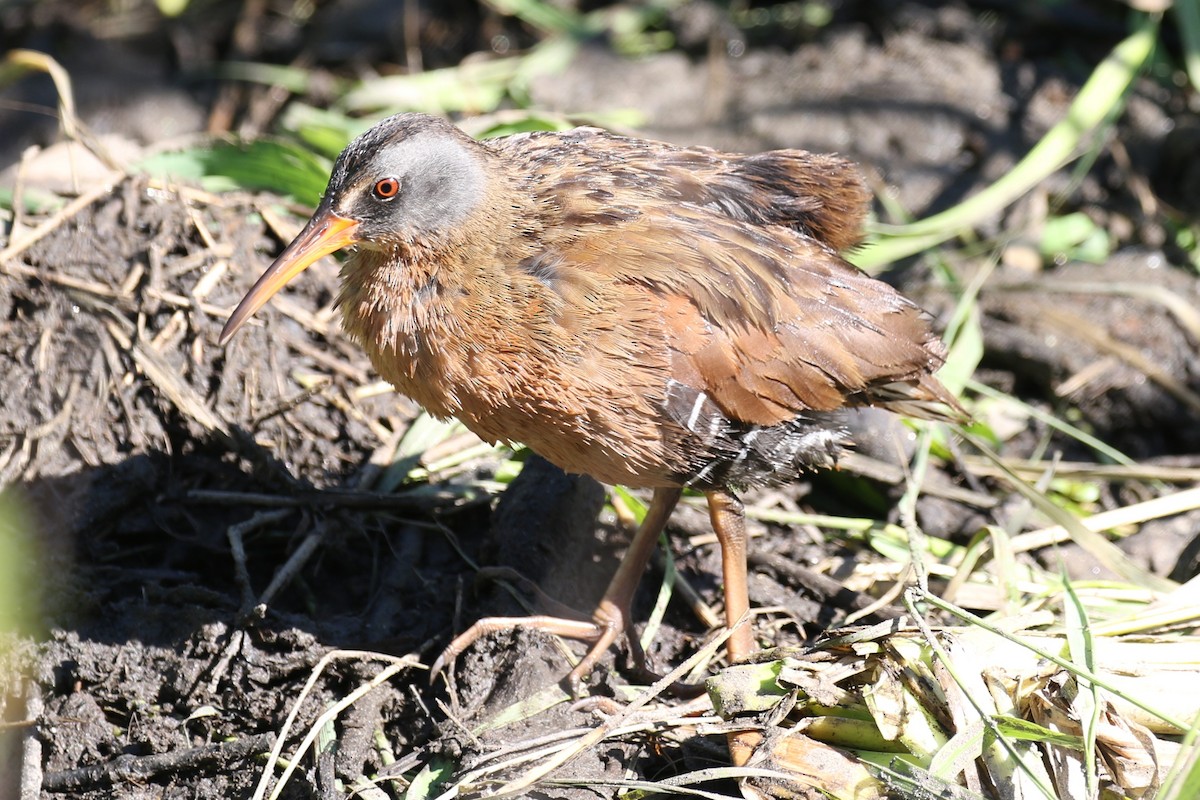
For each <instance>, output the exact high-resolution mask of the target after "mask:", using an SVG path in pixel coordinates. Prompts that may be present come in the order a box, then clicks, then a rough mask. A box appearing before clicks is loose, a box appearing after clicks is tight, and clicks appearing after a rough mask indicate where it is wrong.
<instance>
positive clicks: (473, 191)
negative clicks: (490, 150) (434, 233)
mask: <svg viewBox="0 0 1200 800" xmlns="http://www.w3.org/2000/svg"><path fill="white" fill-rule="evenodd" d="M374 166H375V168H374V169H372V170H371V172H372V173H373V174H375V175H377V176H381V177H382V176H386V175H394V176H396V177H398V178H400V197H399V198H398V199H399V201H400V203H401V204H402V205H403V208H404V220H405V222H406V223H407V224H408V225H410V226H411V227H413V228H414V229H416V230H419V231H431V230H437V229H442V228H446V227H450V226H453V225H455V224H456V223H458V222H461V221H462V220H464V219H466V218H467V217H468V216H469V215H470V214H471V212H472V211H473V210H474V209H475V207H476V206H477V205H478V204H479V202H480V201H481V200H482V199H483V192H484V183H485V180H486V179H485V177H484V173H483V167H482V165H481V164H480V162H479V158H478V157H477V156H476V155H475V154H473V153H471V152H469V151H468V149H467V146H465V145H464V143H463V142H460V141H458V140H457V139H455V138H453V137H450V136H446V135H445V134H439V133H419V134H417V135H415V136H413V137H411V138H407V139H404V140H403V141H400V142H397V143H396V144H394V145H392V146H390V147H387V148H385V149H384V150H383V151H381V152H380V153H379V154H378V156H377V157H376V161H375V165H374Z"/></svg>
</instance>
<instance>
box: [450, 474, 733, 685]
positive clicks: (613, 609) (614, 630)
mask: <svg viewBox="0 0 1200 800" xmlns="http://www.w3.org/2000/svg"><path fill="white" fill-rule="evenodd" d="M680 494H681V490H679V489H655V490H654V498H653V499H652V500H651V501H650V508H649V510H648V511H647V512H646V519H645V520H643V521H642V524H641V526H640V527H639V528H638V530H637V533H635V534H634V536H633V541H631V542H630V543H629V550H628V551H626V553H625V557H624V558H622V559H621V565H620V566H619V567H617V572H616V574H615V575H613V578H612V580H611V581H610V582H609V584H608V588H607V589H606V590H605V591H604V597H603V598H601V600H600V604H599V605H598V606H596V610H595V612H593V614H592V620H591V621H590V622H588V621H583V620H574V619H562V618H559V617H547V616H536V617H488V618H485V619H481V620H479V621H478V622H476V623H475V624H474V625H472V626H471V627H470V628H468V629H467V630H466V631H464V632H463V633H461V634H459V635H458V636H456V637H455V638H454V641H452V642H450V644H449V645H448V646H447V647H446V649H445V650H443V651H442V654H441V655H440V656H438V659H437V661H435V662H434V664H433V669H432V671H433V674H435V675H436V674H437V673H438V672H440V671H441V670H442V669H443V668H444V667H445V666H446V665H447V664H449V663H450V662H451V661H452V660H453V659H454V658H455V657H456V656H458V654H459V653H461V652H462V651H463V650H465V649H467V648H468V647H469V646H470V645H471V643H472V642H474V641H475V640H476V639H478V638H479V637H480V636H484V635H486V634H489V633H494V632H496V631H501V630H509V629H512V628H517V627H532V628H538V629H540V630H544V631H546V632H548V633H553V634H555V635H557V636H565V637H567V638H569V639H582V640H583V641H588V642H592V646H591V648H589V650H588V652H587V655H585V656H584V657H583V660H582V661H580V662H579V664H578V665H577V666H576V667H575V669H573V670H571V672H570V674H569V675H568V676H567V681H568V682H569V684H570V686H571V690H572V691H573V692H575V693H576V694H578V693H579V687H580V686H581V685H582V682H583V678H584V677H586V676H587V675H588V673H590V672H591V671H592V668H593V667H595V666H596V663H597V662H598V661H599V660H600V659H601V658H602V657H603V656H604V653H605V652H606V651H607V650H608V648H609V647H611V646H612V644H613V642H615V641H616V640H617V638H618V637H620V636H621V634H622V633H624V632H626V631H628V630H632V626H631V625H630V620H629V606H630V603H631V602H632V600H633V595H634V592H636V591H637V587H638V582H639V581H641V578H642V573H643V572H645V571H646V563H647V562H649V560H650V556H651V555H652V554H653V553H654V546H655V544H656V543H657V542H658V535H659V534H660V533H661V532H662V530H663V528H665V527H666V524H667V520H668V518H670V516H671V512H672V511H673V510H674V509H675V504H676V503H678V502H679V496H680ZM744 571H745V568H744V566H743V572H744ZM630 646H631V649H632V650H633V652H634V656H635V660H636V661H641V660H643V659H642V658H641V648H640V646H638V645H637V644H636V642H634V640H633V637H630Z"/></svg>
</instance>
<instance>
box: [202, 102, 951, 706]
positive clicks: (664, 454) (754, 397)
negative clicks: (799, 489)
mask: <svg viewBox="0 0 1200 800" xmlns="http://www.w3.org/2000/svg"><path fill="white" fill-rule="evenodd" d="M867 201H868V195H867V192H866V190H865V189H864V187H863V185H862V182H861V179H860V178H859V176H858V174H857V172H856V170H855V169H854V167H853V166H852V165H851V164H850V163H849V162H847V161H844V160H842V159H840V158H837V157H835V156H827V155H814V154H811V153H806V152H803V151H799V150H779V151H775V152H769V153H762V154H758V155H734V154H729V153H722V152H718V151H715V150H711V149H708V148H703V147H674V146H671V145H667V144H663V143H659V142H651V141H644V140H640V139H632V138H625V137H622V136H616V135H613V134H610V133H606V132H604V131H601V130H596V129H591V128H580V129H577V130H572V131H567V132H565V133H526V134H518V135H515V136H508V137H505V138H500V139H493V140H491V141H484V142H477V141H475V140H473V139H471V138H470V137H469V136H467V135H466V134H464V133H462V132H461V131H459V130H458V129H457V128H455V127H454V126H453V125H451V124H449V123H448V122H446V121H444V120H441V119H438V118H435V117H430V116H426V115H423V114H400V115H398V116H394V117H391V118H389V119H387V120H384V121H383V122H381V123H379V124H378V125H376V126H375V127H374V128H372V129H370V130H369V131H367V132H366V133H364V134H362V135H361V136H359V137H358V138H357V139H355V140H354V141H353V142H352V143H351V144H350V145H349V146H348V147H347V148H346V150H345V151H344V152H343V153H342V154H341V156H339V157H338V159H337V162H336V163H335V164H334V167H333V175H332V177H331V178H330V180H329V188H328V189H326V191H325V196H324V197H323V198H322V200H321V203H320V205H319V206H318V207H317V210H316V213H315V214H314V215H313V217H312V219H311V220H310V221H309V222H308V224H307V225H306V226H305V228H304V230H303V231H302V232H301V233H300V235H299V236H297V237H296V239H295V240H294V241H293V242H292V243H291V244H289V245H288V246H287V247H286V248H285V249H284V251H283V253H282V254H281V255H280V256H279V258H277V259H276V260H275V262H274V263H273V264H271V266H270V267H269V268H268V269H267V271H266V272H265V273H264V274H263V275H262V277H261V278H260V279H259V280H258V282H257V283H256V284H255V285H254V288H253V289H251V290H250V292H249V293H248V294H247V295H246V297H245V299H243V300H242V302H241V304H240V305H239V306H238V307H237V310H235V311H234V312H233V315H232V316H231V317H230V318H229V321H228V323H226V325H225V328H224V330H223V331H222V332H221V342H222V343H224V342H226V341H228V340H229V338H230V337H231V336H232V335H233V333H234V332H235V331H236V330H237V329H238V328H239V327H240V326H241V325H242V324H243V323H244V322H245V321H246V320H247V318H249V317H250V316H251V315H252V314H253V313H254V312H255V311H256V310H258V309H259V308H260V307H261V306H262V305H263V304H264V303H265V302H266V301H267V299H268V298H270V297H271V295H273V294H274V293H275V292H277V291H278V290H279V289H280V288H281V287H282V286H283V285H284V284H285V283H287V282H288V281H289V280H290V279H291V278H292V277H294V276H295V275H297V274H298V273H299V272H300V271H302V270H303V269H305V268H306V267H307V266H308V265H310V264H312V263H313V262H314V261H316V260H317V259H318V258H320V257H321V256H323V255H326V254H328V253H332V252H334V251H336V250H340V249H342V248H346V247H352V246H353V247H354V248H355V249H354V250H353V251H352V252H351V254H350V256H349V257H348V258H347V259H346V261H345V263H344V264H343V266H342V270H341V279H342V286H341V293H340V295H339V297H338V302H339V304H340V306H341V310H342V315H343V317H342V319H343V325H344V326H345V328H346V330H347V331H348V332H349V334H350V336H351V337H352V338H353V339H355V340H356V341H357V342H358V343H359V344H361V345H362V346H363V347H364V348H365V349H366V351H367V353H368V355H369V356H370V359H371V363H372V364H373V365H374V366H375V368H376V369H377V370H378V371H379V373H380V374H381V375H382V376H383V377H384V378H386V379H387V380H388V381H390V382H391V383H392V384H393V385H394V386H395V387H396V388H397V389H398V390H399V391H400V392H402V393H404V394H406V395H408V396H410V397H412V398H413V399H415V400H416V401H418V402H419V403H420V404H421V405H423V406H424V407H425V408H426V409H428V410H429V411H430V412H431V413H433V414H435V415H437V416H440V417H449V416H454V417H458V418H459V419H460V420H462V422H463V423H464V424H465V425H466V426H467V427H468V428H470V429H471V430H472V431H474V432H475V433H477V434H478V435H479V436H480V437H482V438H484V439H486V440H488V441H497V440H501V441H509V442H524V443H525V444H527V445H528V446H529V447H530V448H532V449H533V450H534V451H535V452H537V453H540V454H541V455H542V456H544V457H545V458H547V459H549V460H550V461H552V462H554V463H556V464H557V465H558V466H560V467H562V468H563V469H564V470H567V471H568V472H574V473H584V474H587V475H591V476H593V477H595V478H597V479H598V480H600V481H604V482H607V483H620V484H625V485H626V486H632V487H645V488H651V489H653V490H654V491H653V499H652V501H651V505H650V509H649V512H648V514H647V515H646V519H645V521H644V523H643V524H642V525H641V527H640V529H639V530H638V532H637V533H636V535H635V536H634V538H633V541H632V543H631V544H630V546H629V550H628V552H627V554H626V555H625V557H624V559H623V561H622V562H621V565H620V567H619V569H618V570H617V573H616V575H615V576H614V577H613V579H612V582H611V583H610V585H609V587H608V589H607V591H606V592H605V595H604V598H603V599H602V600H601V602H600V605H599V606H598V607H597V609H596V610H595V613H594V616H593V620H592V621H579V620H571V619H558V618H551V617H531V618H522V619H504V618H494V619H486V620H482V621H480V622H478V623H476V624H475V626H473V627H472V628H471V629H470V630H469V631H467V633H465V634H463V635H462V636H460V637H459V638H458V639H456V640H455V641H454V642H453V643H452V644H451V645H450V647H449V648H447V651H446V653H444V654H443V658H442V659H440V660H439V666H440V665H441V664H444V663H445V660H446V658H447V657H448V656H453V655H455V654H457V653H458V652H461V650H462V649H463V648H464V647H466V645H467V644H468V643H470V642H471V641H473V640H474V639H475V638H477V637H478V636H479V635H480V634H482V633H486V632H488V631H491V630H495V629H498V628H505V627H511V626H514V625H518V624H531V625H534V626H536V627H539V628H542V629H544V630H547V631H550V632H553V633H557V634H560V635H564V636H567V637H573V638H578V639H584V640H587V641H590V642H592V643H593V645H592V647H591V649H590V651H589V652H588V654H587V656H586V657H585V658H584V659H583V660H582V661H581V662H580V663H579V665H578V666H577V667H575V669H574V670H573V671H572V672H571V675H570V679H571V681H572V684H573V685H575V686H577V685H578V680H579V679H580V678H581V677H583V676H585V675H586V674H587V673H588V672H589V671H590V670H591V669H592V667H593V666H594V665H595V663H596V661H597V660H598V659H599V658H600V657H601V655H602V654H603V653H604V652H605V650H606V649H607V648H608V647H609V646H610V645H611V644H612V643H613V642H614V641H615V640H616V639H617V637H619V636H620V635H621V634H622V632H624V631H625V630H627V629H628V628H629V627H630V621H629V607H630V600H631V598H632V596H633V594H634V590H635V588H636V586H637V583H638V580H639V578H640V576H641V573H642V572H643V570H644V568H645V565H646V562H647V560H648V559H649V557H650V555H651V553H652V551H653V548H654V545H655V542H656V540H657V538H658V534H659V532H660V531H661V530H662V529H663V526H664V525H665V524H666V522H667V518H668V517H669V516H670V514H671V512H672V510H673V508H674V507H675V504H676V502H677V501H678V500H679V497H680V493H681V491H682V489H683V488H684V487H693V488H695V489H698V490H700V491H703V492H704V493H705V495H706V496H707V499H708V508H709V515H710V518H711V520H712V525H713V529H714V530H715V532H716V534H717V538H718V539H719V541H720V545H721V557H722V565H723V572H724V584H725V617H726V621H727V623H728V624H729V625H733V624H734V623H736V622H737V621H738V620H739V619H740V618H741V617H742V616H743V615H744V614H746V613H747V611H748V610H749V601H748V597H747V585H746V532H745V521H744V517H743V513H742V505H741V503H740V502H739V501H738V499H737V496H736V494H735V492H736V491H737V490H739V489H741V488H744V487H749V486H754V485H762V484H770V483H779V482H783V481H788V480H792V479H793V478H795V477H796V475H797V474H798V473H799V472H801V471H803V470H806V469H811V468H816V467H825V466H829V465H832V464H833V463H834V460H835V458H836V456H837V453H838V451H839V448H840V447H841V446H842V445H843V439H844V436H845V435H844V431H843V425H842V422H841V420H840V419H839V410H840V409H844V408H846V407H849V406H860V405H878V406H882V407H885V408H889V409H892V410H896V411H900V412H903V413H906V414H909V415H912V416H919V417H929V418H941V417H944V416H945V415H946V409H947V407H949V408H951V409H953V408H955V407H956V405H957V404H956V403H955V401H954V399H953V397H951V396H950V395H949V394H948V393H947V391H946V390H945V389H944V388H943V387H942V386H941V384H940V383H938V381H937V380H936V379H935V378H934V377H933V375H932V373H933V371H934V370H935V369H936V368H937V367H938V366H939V365H940V364H941V362H942V353H943V348H942V345H941V343H940V342H939V341H938V339H937V338H936V337H935V336H934V334H933V333H932V332H931V331H930V328H929V325H928V323H927V320H926V318H925V317H924V315H923V314H922V313H921V311H920V310H919V309H918V308H917V307H916V306H915V305H913V303H912V302H910V301H909V300H907V299H906V298H904V297H903V296H901V295H900V294H898V293H897V292H896V291H895V290H894V289H893V288H892V287H890V286H888V285H887V284H885V283H883V282H881V281H878V280H875V279H873V278H871V277H869V276H867V275H865V274H864V273H862V272H860V271H859V270H857V269H856V268H854V267H853V266H851V265H850V264H848V263H847V262H846V261H844V260H843V259H842V258H841V257H839V255H838V251H839V250H843V249H845V248H847V247H850V246H852V245H854V244H856V243H857V242H858V240H859V235H860V234H859V231H860V227H861V223H862V218H863V215H864V213H865V209H866V205H867ZM628 640H629V643H630V647H631V650H632V654H633V656H634V658H635V660H636V661H637V662H638V663H639V665H644V659H643V654H642V653H641V651H640V649H639V648H638V645H637V637H634V636H630V637H628ZM752 649H753V638H752V630H751V628H750V627H749V626H748V625H741V626H740V627H739V628H738V629H737V630H736V631H735V633H734V635H733V636H731V637H730V639H729V642H728V650H729V656H730V658H731V660H735V661H736V660H739V659H742V658H744V657H746V656H747V655H748V654H749V653H750V652H751V651H752Z"/></svg>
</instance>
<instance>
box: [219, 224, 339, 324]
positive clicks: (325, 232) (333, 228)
mask: <svg viewBox="0 0 1200 800" xmlns="http://www.w3.org/2000/svg"><path fill="white" fill-rule="evenodd" d="M357 228H358V223H357V222H355V221H354V220H352V219H347V218H346V217H342V216H339V215H337V214H335V213H333V212H332V211H329V210H328V209H317V213H316V214H314V215H313V218H312V219H310V220H309V221H308V224H307V225H305V226H304V230H302V231H300V235H299V236H297V237H296V238H295V239H293V240H292V243H291V244H289V245H288V246H287V247H285V248H284V249H283V252H282V253H280V254H279V258H277V259H275V261H274V262H273V263H272V264H271V266H269V267H267V271H266V272H264V273H263V274H262V277H261V278H259V279H258V282H257V283H255V284H254V287H253V288H252V289H251V290H250V291H249V292H247V293H246V296H245V297H243V298H242V302H240V303H238V307H237V308H235V309H234V311H233V313H232V314H230V315H229V321H228V322H226V323H225V327H224V328H222V329H221V338H220V339H218V340H217V341H218V343H219V344H225V343H226V342H228V341H229V339H230V337H231V336H233V334H234V333H235V332H236V331H237V329H238V328H240V327H242V324H243V323H245V321H246V320H248V319H250V317H251V316H253V315H254V312H255V311H258V310H259V309H260V308H262V307H263V305H264V304H265V303H266V302H267V301H268V300H270V299H271V296H272V295H273V294H275V293H276V292H278V291H279V290H280V289H282V288H283V286H284V284H286V283H287V282H288V281H290V280H291V279H292V278H294V277H296V276H297V275H299V274H300V273H301V272H303V271H304V270H305V269H306V268H307V267H308V266H309V265H310V264H312V263H313V262H315V261H316V260H317V259H318V258H320V257H321V256H324V255H328V254H329V253H333V252H336V251H338V250H341V249H342V248H343V247H349V246H350V245H352V244H354V243H355V242H356V241H358V239H357V237H356V236H355V231H356V230H357Z"/></svg>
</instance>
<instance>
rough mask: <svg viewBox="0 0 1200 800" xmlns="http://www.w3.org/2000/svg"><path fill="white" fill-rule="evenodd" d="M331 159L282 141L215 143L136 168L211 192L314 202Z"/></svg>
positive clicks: (152, 158) (156, 157) (167, 154)
mask: <svg viewBox="0 0 1200 800" xmlns="http://www.w3.org/2000/svg"><path fill="white" fill-rule="evenodd" d="M329 166H330V165H329V162H328V161H326V160H325V159H323V158H321V157H320V156H317V155H315V154H313V153H311V152H309V151H308V150H305V149H304V148H302V147H298V146H296V145H293V144H289V143H287V142H283V141H280V140H278V139H258V140H256V141H253V142H248V143H244V144H241V143H235V142H228V141H212V142H207V143H205V144H201V145H198V146H196V147H189V148H185V149H183V150H172V151H169V152H164V153H157V154H155V155H152V156H150V157H148V158H144V159H142V160H141V161H139V162H137V163H136V164H135V165H134V167H135V168H136V169H139V170H141V171H142V172H145V173H148V174H150V175H153V176H155V177H161V178H166V179H170V180H178V181H188V182H195V183H199V184H200V185H201V186H203V187H204V188H205V189H206V190H208V191H211V192H222V191H232V190H236V189H242V190H247V191H249V190H261V189H265V190H268V191H272V192H276V193H277V194H281V195H284V196H285V197H289V198H291V199H292V200H294V201H296V202H297V203H303V204H306V205H316V203H317V201H318V200H319V199H320V197H321V195H322V194H324V193H325V184H326V183H327V182H328V180H329Z"/></svg>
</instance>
